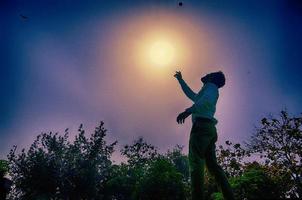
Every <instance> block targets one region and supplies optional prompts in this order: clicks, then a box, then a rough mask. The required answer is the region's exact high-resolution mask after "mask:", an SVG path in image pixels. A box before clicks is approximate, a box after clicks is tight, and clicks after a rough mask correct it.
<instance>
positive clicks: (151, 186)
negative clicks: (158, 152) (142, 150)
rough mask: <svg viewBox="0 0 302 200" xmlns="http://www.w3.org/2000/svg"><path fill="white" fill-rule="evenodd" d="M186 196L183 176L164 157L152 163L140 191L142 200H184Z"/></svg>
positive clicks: (139, 194)
mask: <svg viewBox="0 0 302 200" xmlns="http://www.w3.org/2000/svg"><path fill="white" fill-rule="evenodd" d="M186 196H187V195H186V190H185V184H184V182H183V176H182V174H181V173H179V172H178V171H177V169H176V168H175V166H174V165H173V164H172V163H171V162H170V161H169V160H168V159H166V158H163V157H162V158H158V159H156V160H155V161H153V162H152V163H151V165H150V168H149V169H148V171H147V173H146V176H144V177H143V179H142V182H141V184H140V187H139V191H138V197H139V198H138V199H142V200H158V199H162V200H164V199H165V200H184V199H186Z"/></svg>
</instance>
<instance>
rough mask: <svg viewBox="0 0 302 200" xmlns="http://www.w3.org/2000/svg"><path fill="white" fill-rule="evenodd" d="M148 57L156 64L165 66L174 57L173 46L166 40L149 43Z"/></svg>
mask: <svg viewBox="0 0 302 200" xmlns="http://www.w3.org/2000/svg"><path fill="white" fill-rule="evenodd" d="M147 53H148V58H149V60H150V61H151V63H153V64H154V65H156V66H160V67H162V66H167V65H169V64H171V63H172V61H173V59H174V57H175V48H174V46H173V45H172V44H171V43H170V42H169V41H167V40H156V41H154V42H152V43H151V44H150V47H149V50H148V52H147Z"/></svg>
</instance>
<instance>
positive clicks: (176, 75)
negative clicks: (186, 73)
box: [174, 71, 182, 80]
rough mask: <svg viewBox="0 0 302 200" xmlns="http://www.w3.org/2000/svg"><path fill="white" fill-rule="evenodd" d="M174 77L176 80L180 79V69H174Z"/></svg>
mask: <svg viewBox="0 0 302 200" xmlns="http://www.w3.org/2000/svg"><path fill="white" fill-rule="evenodd" d="M174 77H175V78H177V80H180V79H182V75H181V72H180V71H176V72H175V74H174Z"/></svg>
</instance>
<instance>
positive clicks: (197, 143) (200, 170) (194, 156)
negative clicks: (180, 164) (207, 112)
mask: <svg viewBox="0 0 302 200" xmlns="http://www.w3.org/2000/svg"><path fill="white" fill-rule="evenodd" d="M216 141H217V131H216V127H215V123H214V122H211V121H210V120H202V119H200V120H196V121H195V122H194V123H193V126H192V129H191V133H190V140H189V164H190V176H191V189H192V200H204V166H205V164H206V166H207V168H208V171H209V172H210V174H211V175H213V176H214V178H215V180H216V182H217V183H218V185H219V186H220V188H221V191H222V194H223V196H224V199H226V200H234V194H233V192H232V188H231V186H230V184H229V182H228V180H227V177H226V175H225V173H224V171H223V169H222V168H221V166H219V165H218V163H217V159H216V152H215V148H216V146H215V142H216Z"/></svg>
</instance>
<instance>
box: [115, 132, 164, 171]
mask: <svg viewBox="0 0 302 200" xmlns="http://www.w3.org/2000/svg"><path fill="white" fill-rule="evenodd" d="M121 153H122V155H124V156H125V157H126V158H127V162H128V164H129V165H130V166H131V167H145V166H146V165H148V163H149V162H150V161H152V160H153V159H155V158H156V157H158V156H159V153H158V152H157V148H156V147H154V146H153V145H151V144H148V143H147V142H146V141H145V140H144V139H143V138H142V137H139V138H138V139H137V140H134V141H133V143H132V144H131V145H125V146H124V147H123V148H122V150H121Z"/></svg>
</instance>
